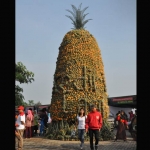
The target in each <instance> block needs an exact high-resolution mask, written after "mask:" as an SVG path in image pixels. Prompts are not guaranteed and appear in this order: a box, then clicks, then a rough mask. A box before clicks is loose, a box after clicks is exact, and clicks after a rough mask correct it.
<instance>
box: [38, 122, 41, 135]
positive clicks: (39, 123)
mask: <svg viewBox="0 0 150 150" xmlns="http://www.w3.org/2000/svg"><path fill="white" fill-rule="evenodd" d="M40 127H41V120H38V133H39V134H38V135H39V136H40Z"/></svg>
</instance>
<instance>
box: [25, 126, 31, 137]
mask: <svg viewBox="0 0 150 150" xmlns="http://www.w3.org/2000/svg"><path fill="white" fill-rule="evenodd" d="M28 137H29V138H31V127H26V138H28Z"/></svg>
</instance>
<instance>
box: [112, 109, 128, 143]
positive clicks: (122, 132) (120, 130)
mask: <svg viewBox="0 0 150 150" xmlns="http://www.w3.org/2000/svg"><path fill="white" fill-rule="evenodd" d="M116 120H117V121H118V126H117V133H116V139H115V141H117V140H118V139H123V140H124V141H126V128H128V125H127V118H126V116H125V115H124V111H123V110H121V112H120V114H119V115H118V116H117V118H116Z"/></svg>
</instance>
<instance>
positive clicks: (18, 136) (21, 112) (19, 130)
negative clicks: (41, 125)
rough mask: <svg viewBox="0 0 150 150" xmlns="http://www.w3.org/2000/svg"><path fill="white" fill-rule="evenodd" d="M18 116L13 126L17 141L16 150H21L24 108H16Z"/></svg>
mask: <svg viewBox="0 0 150 150" xmlns="http://www.w3.org/2000/svg"><path fill="white" fill-rule="evenodd" d="M18 111H19V115H18V117H17V120H16V123H15V126H16V131H15V135H16V139H17V140H18V149H17V150H23V133H24V129H25V114H24V107H23V106H19V107H18Z"/></svg>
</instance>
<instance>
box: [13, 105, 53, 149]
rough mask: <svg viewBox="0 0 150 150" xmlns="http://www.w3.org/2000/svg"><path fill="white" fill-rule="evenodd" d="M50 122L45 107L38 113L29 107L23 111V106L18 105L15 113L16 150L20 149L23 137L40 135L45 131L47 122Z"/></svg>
mask: <svg viewBox="0 0 150 150" xmlns="http://www.w3.org/2000/svg"><path fill="white" fill-rule="evenodd" d="M50 122H51V119H50V114H49V113H47V112H46V109H44V108H43V109H42V111H40V115H38V114H37V110H32V108H29V109H28V110H26V112H25V111H24V107H23V106H19V107H18V112H16V114H15V127H16V130H15V135H16V140H17V141H18V150H22V147H23V137H24V138H29V139H30V138H31V137H34V136H42V135H43V134H44V133H46V129H47V123H50ZM37 131H39V132H37Z"/></svg>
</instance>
